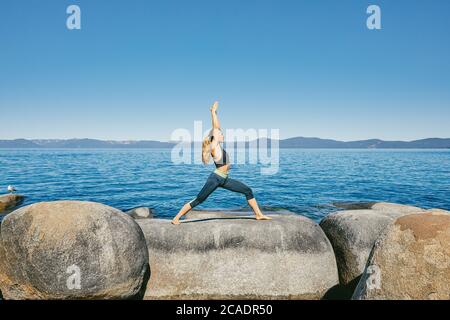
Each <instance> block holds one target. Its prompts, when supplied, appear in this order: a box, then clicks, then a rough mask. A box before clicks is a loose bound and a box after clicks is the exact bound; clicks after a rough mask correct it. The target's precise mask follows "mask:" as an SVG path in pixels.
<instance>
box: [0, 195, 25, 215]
mask: <svg viewBox="0 0 450 320" xmlns="http://www.w3.org/2000/svg"><path fill="white" fill-rule="evenodd" d="M24 198H25V197H24V196H22V195H20V194H5V195H2V196H0V213H6V212H7V211H9V210H11V209H13V208H14V207H17V206H18V205H20V204H21V203H22V202H23V200H24Z"/></svg>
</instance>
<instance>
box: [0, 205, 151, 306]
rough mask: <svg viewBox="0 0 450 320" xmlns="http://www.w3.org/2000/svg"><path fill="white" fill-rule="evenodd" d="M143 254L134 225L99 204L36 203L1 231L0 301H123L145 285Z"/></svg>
mask: <svg viewBox="0 0 450 320" xmlns="http://www.w3.org/2000/svg"><path fill="white" fill-rule="evenodd" d="M148 273H149V268H148V249H147V246H146V244H145V239H144V235H143V234H142V231H141V230H140V228H139V226H138V225H137V224H136V223H135V221H134V220H133V219H132V218H131V217H129V216H127V215H126V214H124V213H122V212H121V211H119V210H117V209H114V208H112V207H108V206H105V205H102V204H99V203H93V202H81V201H56V202H41V203H37V204H33V205H30V206H27V207H23V208H20V209H18V210H16V211H14V212H12V213H10V214H9V215H8V216H7V217H6V218H5V219H4V221H3V223H2V225H1V233H0V289H1V291H2V293H3V297H4V298H5V299H127V298H135V297H137V296H138V295H139V293H140V290H141V288H142V287H143V285H145V283H146V281H147V280H148Z"/></svg>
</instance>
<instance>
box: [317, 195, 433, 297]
mask: <svg viewBox="0 0 450 320" xmlns="http://www.w3.org/2000/svg"><path fill="white" fill-rule="evenodd" d="M423 211H424V210H423V209H421V208H417V207H412V206H404V205H399V204H392V203H371V204H370V205H369V206H368V209H359V210H345V211H339V212H337V213H334V214H331V215H329V216H327V217H325V218H324V219H323V220H322V221H321V223H320V226H321V227H322V229H323V230H324V231H325V234H326V235H327V237H328V239H330V242H331V244H332V246H333V249H334V252H335V255H336V261H337V265H338V270H339V280H340V284H341V285H342V290H343V292H345V295H346V297H348V298H350V297H351V295H352V293H353V291H354V289H355V287H356V285H357V284H358V281H359V278H360V276H361V274H362V272H363V271H364V267H365V266H366V263H367V259H368V257H369V254H370V251H371V250H372V247H373V245H374V243H375V241H376V239H377V238H378V236H379V235H380V234H381V233H382V231H383V230H384V229H385V228H386V227H387V226H388V225H389V224H390V223H392V222H393V221H394V220H395V219H396V218H398V217H400V216H402V215H405V214H411V213H419V212H423Z"/></svg>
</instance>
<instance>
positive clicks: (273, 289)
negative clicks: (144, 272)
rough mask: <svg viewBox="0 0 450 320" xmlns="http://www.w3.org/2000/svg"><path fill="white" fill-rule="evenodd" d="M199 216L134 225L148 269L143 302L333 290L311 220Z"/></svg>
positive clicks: (322, 241)
mask: <svg viewBox="0 0 450 320" xmlns="http://www.w3.org/2000/svg"><path fill="white" fill-rule="evenodd" d="M205 214H206V213H204V212H203V214H202V216H201V217H200V219H193V220H185V221H183V223H181V225H177V226H175V225H172V224H171V223H170V221H169V220H163V219H149V220H137V222H138V224H139V225H140V226H141V228H142V230H143V232H144V235H145V238H146V240H147V246H148V248H149V255H150V266H151V269H152V274H151V278H150V281H149V285H148V286H147V290H146V293H145V298H146V299H204V298H206V299H236V298H242V299H320V298H322V297H323V296H324V295H325V294H326V293H327V292H328V291H329V289H330V288H332V287H334V286H336V285H337V284H338V275H337V267H336V261H335V258H334V253H333V249H332V247H331V245H330V243H329V241H328V239H327V238H326V236H325V234H324V233H323V231H322V230H321V229H320V227H319V226H318V225H317V224H316V223H315V222H313V221H312V220H310V219H308V218H305V217H302V216H287V215H286V216H281V215H280V216H277V215H272V217H273V220H272V221H256V220H255V219H254V217H252V216H246V217H243V216H232V215H228V216H226V217H225V218H223V217H222V216H221V215H218V214H217V213H216V214H211V215H210V216H209V217H208V218H207V219H204V217H205ZM193 215H195V213H194V214H193ZM191 216H192V215H191Z"/></svg>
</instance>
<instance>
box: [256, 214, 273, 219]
mask: <svg viewBox="0 0 450 320" xmlns="http://www.w3.org/2000/svg"><path fill="white" fill-rule="evenodd" d="M256 220H272V218H271V217H268V216H265V215H259V216H256Z"/></svg>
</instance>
